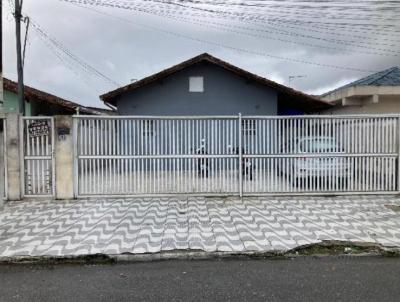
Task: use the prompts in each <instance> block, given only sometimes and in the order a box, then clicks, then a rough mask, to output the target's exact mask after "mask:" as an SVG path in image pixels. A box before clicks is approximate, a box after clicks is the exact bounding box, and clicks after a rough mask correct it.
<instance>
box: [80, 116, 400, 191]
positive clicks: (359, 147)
mask: <svg viewBox="0 0 400 302" xmlns="http://www.w3.org/2000/svg"><path fill="white" fill-rule="evenodd" d="M399 129H400V117H399V116H398V115H391V116H378V115H376V116H373V115H369V116H365V115H360V116H286V117H277V116H267V117H260V116H241V115H237V116H219V117H218V116H215V117H210V116H207V117H202V116H197V117H196V116H193V117H165V116H164V117H162V116H159V117H146V116H145V117H135V116H127V117H123V116H103V117H99V116H75V117H74V135H75V137H74V146H75V151H74V152H75V164H74V165H75V183H74V188H75V194H76V195H77V196H94V195H107V196H112V195H117V196H126V195H157V194H160V195H165V194H199V195H219V194H223V195H230V194H238V195H266V194H285V195H287V194H299V193H307V194H333V193H354V194H356V193H357V194H358V193H378V192H380V193H394V192H399V191H400V182H399V179H400V177H399V168H398V163H399V158H400V151H399V133H400V131H399Z"/></svg>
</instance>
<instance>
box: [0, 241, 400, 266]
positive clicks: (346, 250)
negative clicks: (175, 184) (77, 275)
mask: <svg viewBox="0 0 400 302" xmlns="http://www.w3.org/2000/svg"><path fill="white" fill-rule="evenodd" d="M306 257H313V258H326V257H348V258H350V257H400V247H384V246H381V245H379V244H368V243H357V242H343V241H323V242H321V243H318V244H309V245H303V246H299V247H296V248H294V249H291V250H272V251H264V252H255V251H249V252H205V251H201V250H198V251H195V250H191V251H188V250H174V251H170V252H159V253H147V254H130V253H127V254H91V255H74V256H15V257H0V265H4V264H39V265H46V264H47V265H48V264H117V263H135V262H154V261H168V260H235V259H259V260H279V259H281V260H282V259H287V260H290V259H294V258H306Z"/></svg>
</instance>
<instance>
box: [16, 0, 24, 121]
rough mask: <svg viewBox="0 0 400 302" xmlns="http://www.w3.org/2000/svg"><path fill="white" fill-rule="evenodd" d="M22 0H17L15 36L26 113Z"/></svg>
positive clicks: (20, 94)
mask: <svg viewBox="0 0 400 302" xmlns="http://www.w3.org/2000/svg"><path fill="white" fill-rule="evenodd" d="M22 1H23V0H15V13H14V17H15V37H16V42H17V43H16V46H17V73H18V101H19V112H20V113H21V115H25V96H24V67H23V65H22V47H21V20H22Z"/></svg>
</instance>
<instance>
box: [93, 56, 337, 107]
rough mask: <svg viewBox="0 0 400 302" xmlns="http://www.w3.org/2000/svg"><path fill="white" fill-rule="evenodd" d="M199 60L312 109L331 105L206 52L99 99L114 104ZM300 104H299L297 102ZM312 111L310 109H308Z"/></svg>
mask: <svg viewBox="0 0 400 302" xmlns="http://www.w3.org/2000/svg"><path fill="white" fill-rule="evenodd" d="M200 62H209V63H211V64H214V65H217V66H220V67H222V68H224V69H225V70H228V71H230V72H233V73H235V74H237V75H239V76H242V77H244V78H247V79H249V80H253V81H255V82H258V83H260V84H261V85H265V86H267V87H270V88H273V89H275V90H277V91H278V92H279V93H282V94H284V95H285V96H289V97H294V98H296V99H297V100H298V101H299V102H300V103H304V104H302V105H304V106H306V107H307V109H311V108H312V109H314V110H320V109H325V108H328V107H330V106H331V105H330V104H329V103H327V102H325V101H323V100H321V99H319V98H317V97H314V96H311V95H308V94H305V93H303V92H301V91H297V90H294V89H292V88H289V87H287V86H284V85H281V84H278V83H276V82H274V81H271V80H268V79H266V78H263V77H261V76H258V75H256V74H254V73H251V72H248V71H246V70H244V69H241V68H239V67H237V66H234V65H232V64H230V63H228V62H225V61H223V60H221V59H218V58H216V57H214V56H212V55H210V54H208V53H203V54H201V55H198V56H196V57H194V58H191V59H189V60H187V61H184V62H182V63H180V64H177V65H174V66H172V67H170V68H167V69H164V70H163V71H160V72H158V73H155V74H153V75H151V76H148V77H146V78H143V79H141V80H139V81H136V82H134V83H131V84H128V85H126V86H123V87H120V88H118V89H115V90H113V91H110V92H107V93H105V94H103V95H101V96H100V99H101V100H102V101H103V102H105V103H109V104H111V105H114V106H115V105H116V98H117V97H118V96H120V95H122V94H124V93H126V92H130V91H134V90H135V89H138V88H140V87H143V86H145V85H148V84H150V83H153V82H155V81H158V80H161V79H163V78H165V77H168V76H170V75H172V74H174V73H176V72H178V71H181V70H183V69H185V68H188V67H190V66H192V65H195V64H197V63H200ZM299 105H300V104H299ZM310 111H312V110H310Z"/></svg>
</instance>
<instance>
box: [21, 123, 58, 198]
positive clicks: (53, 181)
mask: <svg viewBox="0 0 400 302" xmlns="http://www.w3.org/2000/svg"><path fill="white" fill-rule="evenodd" d="M25 120H50V125H51V131H50V135H51V155H50V160H51V174H52V175H51V194H46V195H43V194H35V195H31V194H26V192H25V183H26V182H25V176H26V175H25V142H24V121H25ZM19 138H20V145H19V151H20V174H21V198H25V197H29V198H40V197H55V196H56V177H55V176H56V175H55V174H56V167H55V156H54V151H55V129H54V116H20V120H19ZM46 159H47V160H49V159H48V158H46Z"/></svg>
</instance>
